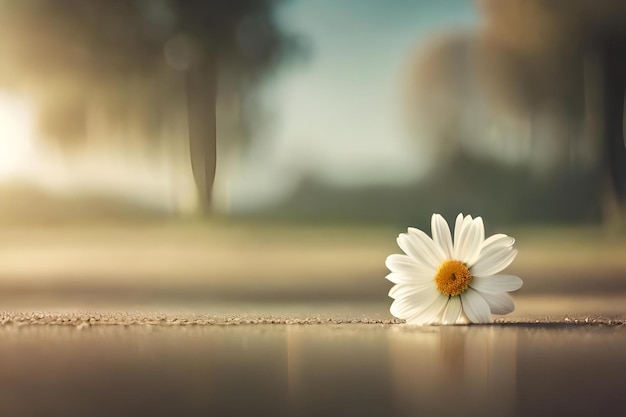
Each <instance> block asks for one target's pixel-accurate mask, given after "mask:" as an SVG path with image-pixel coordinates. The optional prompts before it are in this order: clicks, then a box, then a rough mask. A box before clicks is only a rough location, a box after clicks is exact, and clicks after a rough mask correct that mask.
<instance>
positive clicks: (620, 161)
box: [604, 41, 626, 202]
mask: <svg viewBox="0 0 626 417" xmlns="http://www.w3.org/2000/svg"><path fill="white" fill-rule="evenodd" d="M625 87H626V43H625V42H623V41H620V42H615V41H611V42H607V45H606V49H605V51H604V99H605V101H604V115H605V117H604V121H605V123H604V129H605V131H604V137H605V140H606V152H607V154H606V157H607V162H608V165H609V170H610V174H611V179H612V180H613V186H614V187H615V192H616V194H617V196H618V197H619V199H620V200H621V201H622V202H624V201H626V144H625V143H624V93H625Z"/></svg>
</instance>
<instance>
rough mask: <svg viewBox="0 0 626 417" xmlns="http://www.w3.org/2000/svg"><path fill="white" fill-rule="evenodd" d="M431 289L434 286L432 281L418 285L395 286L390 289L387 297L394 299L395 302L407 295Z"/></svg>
mask: <svg viewBox="0 0 626 417" xmlns="http://www.w3.org/2000/svg"><path fill="white" fill-rule="evenodd" d="M433 287H434V284H433V282H432V281H428V282H423V283H418V284H397V285H394V286H393V287H391V289H390V290H389V297H391V298H395V299H396V300H397V299H399V298H406V297H408V296H409V295H412V294H415V293H418V292H422V291H424V290H426V289H429V288H433Z"/></svg>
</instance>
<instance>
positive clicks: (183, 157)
mask: <svg viewBox="0 0 626 417" xmlns="http://www.w3.org/2000/svg"><path fill="white" fill-rule="evenodd" d="M625 19H626V5H625V4H624V3H623V2H622V1H620V0H603V1H592V0H576V1H573V0H568V1H566V0H550V1H543V0H511V1H506V2H504V1H498V0H479V1H468V0H447V1H445V2H432V1H426V0H419V1H418V0H413V1H404V0H398V1H394V2H381V1H376V0H344V1H341V2H336V1H332V0H284V1H277V0H232V1H229V2H225V1H217V0H215V1H213V0H205V1H201V0H91V1H88V2H86V1H82V0H55V1H50V0H22V1H19V2H18V1H14V0H0V228H1V229H0V294H1V295H0V298H2V299H3V302H4V303H5V305H12V304H11V303H14V304H16V305H17V304H19V303H21V302H23V301H24V300H30V301H32V302H33V303H38V304H37V305H39V306H41V305H42V303H43V302H44V301H42V300H50V297H53V298H55V299H59V300H60V299H63V300H65V301H64V302H66V303H68V305H78V304H80V305H86V306H87V307H90V306H93V305H95V304H96V303H99V302H102V303H110V302H112V301H114V302H126V301H132V302H153V301H154V302H171V301H172V300H178V301H184V302H188V301H193V300H198V301H202V302H205V301H207V300H219V301H228V300H239V301H242V300H245V301H259V300H270V301H277V300H280V301H284V300H300V301H302V300H317V301H320V300H352V301H354V300H382V301H383V302H387V301H386V300H387V298H386V292H387V290H388V288H389V287H390V284H389V283H388V282H386V281H385V280H384V276H385V275H386V270H385V267H384V259H385V257H386V256H387V255H389V254H391V253H394V252H399V249H397V247H396V246H395V238H396V236H397V234H398V233H400V232H403V231H404V230H405V229H406V227H407V226H415V227H420V228H426V229H428V228H429V223H430V215H431V214H432V213H433V212H438V213H442V214H443V215H444V216H445V217H446V218H447V219H448V220H449V221H452V219H453V218H454V216H456V214H457V213H458V212H463V213H466V214H472V215H481V216H483V217H484V219H485V222H486V226H487V233H488V234H493V233H499V232H503V233H507V234H510V235H513V236H514V237H516V238H517V239H518V240H517V241H518V247H519V248H520V254H519V257H518V260H517V261H516V263H514V265H513V267H512V268H511V272H513V273H517V274H519V275H520V276H522V277H523V278H524V279H525V283H526V284H525V287H524V289H523V290H521V292H520V294H521V295H523V294H533V295H541V294H548V295H549V294H552V295H554V294H583V295H589V294H591V295H595V294H607V293H613V294H615V293H618V294H623V293H626V278H625V277H624V274H625V273H626V259H625V258H624V257H623V254H624V253H625V252H624V251H625V250H626V235H625V234H624V230H625V229H624V220H623V219H624V197H625V196H626V149H625V146H624V85H625V81H626V28H625V27H624V25H623V22H624V21H626V20H625Z"/></svg>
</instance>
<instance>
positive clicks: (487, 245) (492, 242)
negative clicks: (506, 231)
mask: <svg viewBox="0 0 626 417" xmlns="http://www.w3.org/2000/svg"><path fill="white" fill-rule="evenodd" d="M514 243H515V239H513V238H512V237H511V236H507V235H503V234H502V233H499V234H496V235H492V236H489V237H488V238H487V239H485V241H484V242H483V245H482V246H483V249H482V251H483V252H487V251H489V250H491V249H495V248H509V247H511V246H513V244H514Z"/></svg>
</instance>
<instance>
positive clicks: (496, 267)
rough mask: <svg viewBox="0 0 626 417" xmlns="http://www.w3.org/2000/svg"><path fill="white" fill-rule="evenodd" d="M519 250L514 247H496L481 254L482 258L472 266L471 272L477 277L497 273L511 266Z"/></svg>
mask: <svg viewBox="0 0 626 417" xmlns="http://www.w3.org/2000/svg"><path fill="white" fill-rule="evenodd" d="M516 255H517V250H516V249H513V248H496V249H492V250H489V251H487V252H485V253H481V254H480V258H479V259H478V261H476V263H475V264H474V265H473V266H472V267H471V268H470V272H471V273H472V275H473V276H475V277H487V276H489V275H494V274H497V273H498V272H500V271H502V270H503V269H504V268H506V267H507V266H509V265H510V264H511V262H513V259H515V256H516Z"/></svg>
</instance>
